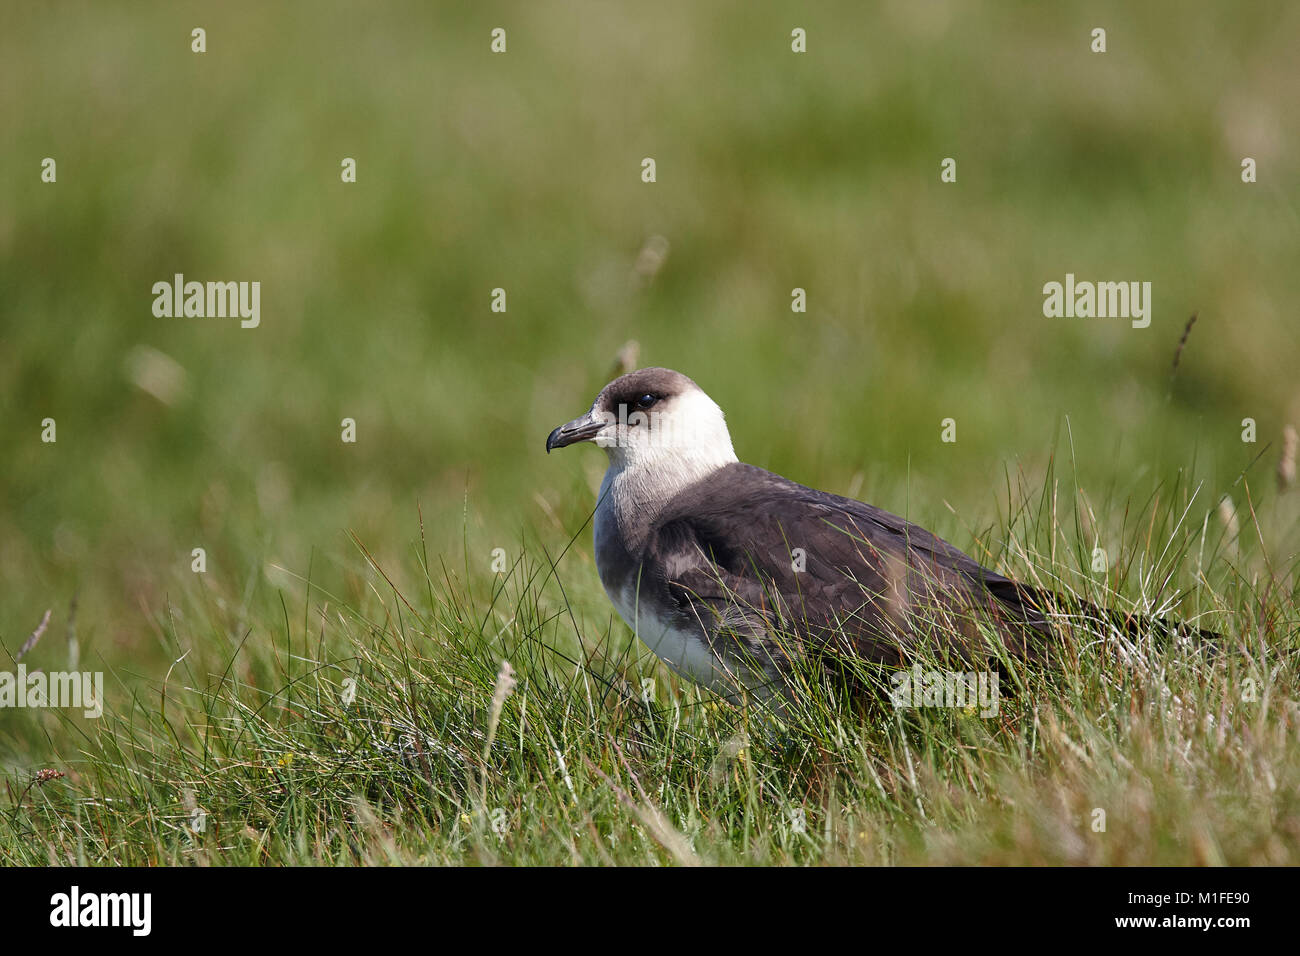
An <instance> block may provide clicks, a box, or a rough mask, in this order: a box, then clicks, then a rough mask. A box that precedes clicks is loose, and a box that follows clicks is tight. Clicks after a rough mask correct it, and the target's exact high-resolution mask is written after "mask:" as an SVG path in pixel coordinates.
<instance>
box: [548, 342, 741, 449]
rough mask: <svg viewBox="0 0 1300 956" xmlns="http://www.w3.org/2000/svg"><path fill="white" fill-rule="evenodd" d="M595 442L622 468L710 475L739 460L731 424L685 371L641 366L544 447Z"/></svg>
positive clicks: (605, 390)
mask: <svg viewBox="0 0 1300 956" xmlns="http://www.w3.org/2000/svg"><path fill="white" fill-rule="evenodd" d="M584 441H589V442H594V443H595V444H597V445H599V446H600V447H601V448H604V449H605V452H606V453H607V454H608V455H609V460H610V464H611V465H613V466H616V467H622V468H642V467H650V468H655V467H663V468H672V469H674V470H678V471H681V470H686V471H689V472H700V473H706V472H707V471H708V470H711V469H712V468H717V467H720V466H722V465H725V464H727V463H728V462H733V461H735V460H736V453H735V451H734V450H733V449H732V447H731V435H730V433H728V431H727V423H726V420H725V419H724V418H723V415H722V409H720V408H719V407H718V406H717V404H716V403H715V402H714V401H713V399H711V398H709V396H707V395H705V394H704V391H703V390H702V389H701V388H700V387H699V386H698V385H696V384H695V383H694V382H693V381H691V380H690V379H689V378H687V377H686V376H685V375H683V374H682V373H681V372H674V371H673V370H672V369H668V368H643V369H638V370H637V371H635V372H628V373H627V374H626V375H622V376H619V377H618V378H616V379H614V381H612V382H610V383H609V384H608V385H606V386H605V387H604V388H603V389H601V391H600V394H599V395H597V396H596V401H595V402H593V403H592V406H591V410H590V411H588V412H587V414H585V415H583V416H582V417H580V418H575V419H574V420H573V421H571V422H569V423H567V424H565V425H561V426H560V427H559V428H557V429H555V431H553V432H551V434H550V435H549V436H547V439H546V450H547V452H550V451H551V450H552V449H554V448H563V447H564V446H565V445H572V444H575V443H577V442H584Z"/></svg>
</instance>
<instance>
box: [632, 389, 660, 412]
mask: <svg viewBox="0 0 1300 956" xmlns="http://www.w3.org/2000/svg"><path fill="white" fill-rule="evenodd" d="M657 401H659V399H658V398H656V397H655V396H653V395H651V394H650V393H649V392H646V393H645V394H644V395H642V396H641V397H640V398H638V399H637V400H636V407H637V408H640V409H642V410H644V409H647V408H649V407H650V406H651V405H653V404H654V403H655V402H657Z"/></svg>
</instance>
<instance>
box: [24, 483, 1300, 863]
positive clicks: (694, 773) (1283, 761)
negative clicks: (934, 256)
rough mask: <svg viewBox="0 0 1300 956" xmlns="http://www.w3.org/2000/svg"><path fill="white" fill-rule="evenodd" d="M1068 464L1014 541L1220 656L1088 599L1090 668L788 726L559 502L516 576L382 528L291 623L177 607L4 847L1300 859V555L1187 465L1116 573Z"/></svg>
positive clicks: (86, 856)
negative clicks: (1192, 483)
mask: <svg viewBox="0 0 1300 956" xmlns="http://www.w3.org/2000/svg"><path fill="white" fill-rule="evenodd" d="M1058 490H1060V489H1058V488H1057V486H1056V484H1055V483H1053V485H1052V486H1051V487H1049V488H1047V489H1043V491H1044V492H1045V493H1041V494H1039V495H1038V496H1036V497H1027V496H1025V495H1024V488H1023V487H1021V488H1017V489H1016V491H1015V497H1014V499H1013V504H1014V505H1015V508H1014V512H1015V513H1014V515H1013V516H1012V518H1011V519H1010V520H1009V521H1008V523H1007V524H1006V525H1005V526H1004V527H1002V528H1001V529H999V530H1000V532H1001V534H1000V535H999V537H1000V538H1001V539H1002V540H1003V541H1005V542H1006V543H1007V545H1008V549H1007V553H1006V555H1005V556H1004V560H1003V561H1002V562H1000V563H1001V564H1003V565H1004V566H1006V567H1008V568H1011V569H1014V570H1016V571H1018V572H1019V573H1020V574H1021V575H1022V576H1023V577H1025V578H1027V579H1029V578H1039V579H1046V580H1051V581H1053V582H1055V583H1056V585H1057V587H1062V586H1064V587H1067V588H1069V589H1070V590H1071V592H1072V593H1075V594H1079V595H1082V594H1084V593H1087V594H1088V596H1090V597H1091V598H1092V599H1093V600H1100V601H1102V602H1103V603H1104V604H1106V605H1107V606H1113V607H1122V608H1126V609H1128V608H1133V607H1136V608H1139V609H1142V610H1146V611H1151V610H1159V611H1162V612H1169V611H1173V612H1175V613H1178V614H1180V615H1181V616H1182V617H1183V618H1185V619H1191V618H1194V619H1195V620H1196V621H1197V622H1198V623H1200V624H1202V625H1213V626H1215V627H1218V628H1221V629H1222V630H1223V631H1224V633H1226V634H1228V635H1230V636H1229V637H1228V638H1226V639H1225V642H1224V645H1223V646H1222V647H1220V648H1218V652H1217V653H1207V652H1206V650H1205V649H1204V648H1201V647H1189V646H1187V645H1180V644H1176V643H1175V644H1170V643H1165V644H1163V645H1162V644H1157V643H1153V642H1137V643H1130V642H1128V641H1126V640H1125V638H1124V637H1123V636H1122V635H1121V634H1119V633H1117V632H1115V631H1113V630H1111V631H1108V630H1106V629H1097V628H1095V627H1094V628H1092V629H1091V630H1088V629H1085V628H1083V627H1081V626H1079V625H1078V624H1077V623H1075V624H1070V623H1068V622H1067V624H1066V625H1065V628H1064V633H1065V635H1066V643H1065V647H1066V648H1067V653H1066V654H1065V655H1064V658H1065V663H1064V664H1063V666H1062V667H1061V668H1060V669H1059V671H1054V672H1052V673H1050V674H1047V673H1041V672H1029V673H1027V674H1025V675H1024V679H1025V684H1024V686H1023V688H1021V689H1020V690H1019V692H1017V693H1016V694H1014V695H1013V696H1009V697H1005V698H1004V699H1003V701H1002V706H1001V707H1000V708H999V713H998V714H997V715H996V717H994V718H992V719H988V718H985V717H982V716H980V715H979V714H978V713H976V710H975V708H973V707H971V708H967V709H965V710H960V709H959V710H955V711H954V710H945V709H931V708H918V709H902V708H899V709H886V710H882V711H881V712H880V713H878V714H877V715H876V719H872V720H863V719H861V715H860V712H859V711H856V710H855V709H853V708H851V707H846V706H844V705H843V702H841V701H838V700H836V699H835V698H834V696H833V695H823V694H818V693H815V692H813V693H805V694H803V695H802V696H801V703H800V704H799V705H798V706H797V707H796V708H795V709H794V710H793V711H792V712H791V713H789V714H788V715H786V717H785V719H784V722H781V723H777V722H774V721H773V720H772V719H771V718H770V717H767V716H765V715H764V714H763V712H762V711H761V710H759V709H756V708H754V707H750V706H740V707H732V706H729V705H726V704H723V703H720V702H719V701H717V700H716V699H712V698H710V697H709V695H707V694H706V693H704V692H702V691H700V690H698V689H696V688H693V687H692V686H683V685H681V684H679V683H678V682H677V681H676V680H674V679H672V678H671V677H670V676H669V675H668V674H667V672H666V671H665V670H663V668H662V667H661V666H660V665H658V664H657V663H655V662H654V661H653V658H651V657H650V656H649V655H648V652H646V651H645V650H644V648H642V647H641V646H640V645H639V644H637V643H636V642H635V641H632V640H630V639H629V638H628V636H627V635H626V634H625V633H621V628H619V629H611V627H610V626H609V625H608V623H605V624H603V625H602V624H600V623H593V622H592V621H591V620H590V616H589V615H585V616H584V614H583V610H582V608H583V607H584V606H587V605H589V603H590V602H589V600H588V598H589V597H590V595H586V596H583V592H584V591H585V590H589V588H590V584H589V582H587V581H585V580H583V579H585V578H586V577H587V576H588V573H587V570H586V568H585V567H584V566H583V564H585V562H584V563H580V562H577V561H574V560H572V557H571V556H570V555H567V554H566V553H565V552H566V550H567V549H569V548H570V547H571V546H575V542H574V541H573V540H572V539H568V540H566V539H564V538H563V537H562V535H561V534H560V531H559V529H549V530H547V531H544V532H541V533H540V534H539V536H538V537H539V538H540V540H537V541H533V542H528V543H526V544H525V545H524V546H522V547H521V548H520V549H519V550H518V551H517V552H516V554H515V555H514V557H513V559H512V563H511V566H510V568H509V569H508V570H507V571H505V572H502V573H500V574H497V575H485V574H483V573H481V572H476V571H475V570H474V569H473V567H472V562H471V561H470V560H469V559H468V553H467V554H466V556H465V560H464V562H463V563H462V565H461V566H460V567H459V568H457V569H455V570H453V569H450V568H449V567H448V566H447V565H446V564H445V563H442V562H441V561H438V560H434V561H432V562H431V561H430V560H429V556H428V554H427V551H426V549H425V546H424V543H423V541H419V542H416V544H415V547H414V548H413V551H412V554H411V555H410V556H409V557H408V558H407V559H406V560H405V561H403V562H402V564H401V565H400V566H398V567H383V566H381V565H379V564H376V563H374V561H373V559H371V558H370V557H369V555H368V553H367V552H366V549H365V547H364V545H363V544H362V543H360V542H359V543H358V551H357V555H358V560H357V563H356V565H355V567H354V572H355V574H356V576H357V578H358V580H359V581H360V582H364V588H359V591H360V592H361V597H360V598H359V599H352V600H349V599H348V598H346V597H342V596H339V595H333V594H328V593H322V592H321V591H320V590H319V589H317V588H315V587H314V586H313V585H312V583H311V581H310V578H307V579H304V580H302V581H300V582H299V583H298V586H297V587H296V588H286V589H285V591H284V592H282V595H281V596H282V605H281V607H280V613H279V624H278V625H277V626H276V627H275V629H274V633H273V635H272V636H271V639H270V640H261V641H258V640H256V639H254V638H252V636H251V632H252V630H254V629H255V628H250V627H249V625H247V624H246V623H245V622H246V621H247V620H248V618H250V617H254V618H257V617H259V615H258V614H257V613H255V612H254V611H253V610H252V609H250V608H248V607H247V606H241V602H240V600H239V599H238V597H237V596H236V595H235V594H226V593H222V592H221V591H220V590H219V589H217V588H214V587H195V588H192V589H191V590H190V591H189V592H188V593H186V594H185V595H184V596H183V598H181V599H180V600H178V601H177V602H176V603H175V604H171V603H169V604H168V605H167V606H166V607H165V608H162V609H160V611H159V614H158V615H157V619H156V621H155V629H156V638H157V640H158V641H159V642H160V643H161V644H162V645H163V646H164V648H165V649H166V650H167V653H168V654H169V655H170V656H174V658H175V661H176V663H175V666H174V667H173V668H171V669H170V671H169V673H168V674H167V676H166V678H165V679H164V680H162V681H159V682H155V683H154V685H153V686H151V687H150V688H149V689H148V690H147V691H143V692H140V693H138V694H137V695H136V696H135V698H134V700H133V703H132V706H130V707H129V708H127V709H125V710H122V709H119V710H118V711H116V712H115V713H113V714H112V715H111V716H110V717H108V718H106V719H105V720H103V721H99V722H94V721H87V722H84V724H82V726H81V728H80V730H81V731H82V733H83V734H84V736H82V737H81V739H80V742H79V745H78V749H79V750H80V751H81V754H80V756H79V757H72V756H71V755H66V756H65V758H64V760H63V761H62V762H61V764H60V765H61V766H62V767H63V768H65V769H66V771H67V773H68V776H67V777H66V778H63V779H59V780H54V781H49V782H45V783H42V784H39V785H35V786H33V787H31V788H29V789H28V790H27V791H26V792H24V793H22V794H17V793H15V792H14V790H13V788H12V785H11V789H10V793H9V801H8V806H7V807H6V809H5V812H4V813H3V816H2V817H0V819H2V820H3V822H2V823H0V849H2V850H3V854H4V857H5V860H6V862H10V863H21V864H45V863H63V862H66V863H79V864H81V863H91V864H108V863H111V864H159V863H162V864H171V865H180V864H198V865H207V864H223V865H229V864H236V865H251V864H267V863H272V864H391V863H396V864H420V863H436V864H457V863H465V862H478V863H484V864H494V863H509V864H566V863H582V864H597V863H620V864H640V865H646V864H650V865H657V864H672V863H676V864H689V865H694V864H701V863H703V864H711V863H721V864H737V863H754V864H787V863H795V864H808V863H829V864H840V863H927V864H930V863H1035V864H1039V863H1041V864H1075V863H1089V864H1101V863H1104V864H1116V863H1118V864H1131V863H1158V864H1221V863H1237V864H1241V863H1288V862H1294V860H1295V859H1296V851H1297V848H1298V847H1300V760H1298V759H1297V757H1298V756H1300V755H1298V754H1297V747H1298V746H1300V745H1298V744H1297V739H1300V738H1298V737H1297V734H1296V730H1297V723H1298V721H1300V709H1298V708H1297V706H1296V699H1297V690H1298V688H1297V668H1296V664H1297V660H1298V659H1300V658H1298V656H1297V655H1298V654H1300V643H1298V641H1300V635H1298V633H1297V629H1296V627H1295V622H1296V620H1297V597H1298V595H1297V592H1296V589H1295V584H1294V580H1295V578H1294V569H1293V568H1290V569H1273V572H1272V573H1271V574H1267V575H1261V574H1260V573H1259V572H1260V571H1261V570H1263V569H1264V565H1263V561H1264V557H1265V552H1264V549H1263V546H1262V544H1261V541H1262V538H1263V535H1264V532H1263V528H1262V527H1261V526H1259V525H1258V524H1257V523H1256V521H1255V520H1254V519H1253V518H1252V519H1249V520H1248V523H1247V524H1246V525H1245V527H1246V529H1247V531H1248V532H1251V533H1248V534H1246V535H1239V536H1238V537H1237V538H1236V539H1235V540H1232V541H1228V540H1226V539H1225V537H1224V535H1223V533H1222V530H1221V529H1219V528H1216V527H1214V526H1212V525H1208V523H1207V522H1202V523H1201V524H1200V525H1199V526H1197V525H1193V524H1191V523H1189V522H1188V520H1187V517H1186V515H1187V513H1188V511H1189V509H1190V508H1192V507H1195V503H1196V502H1195V496H1193V495H1192V494H1190V492H1187V491H1186V490H1185V489H1184V490H1182V491H1181V492H1180V490H1179V489H1173V490H1172V491H1171V492H1169V493H1167V494H1166V495H1162V496H1160V498H1159V499H1156V500H1153V501H1152V502H1151V504H1150V505H1149V506H1148V507H1147V508H1146V509H1144V511H1143V513H1141V514H1138V515H1129V516H1128V517H1129V518H1131V519H1134V520H1133V522H1132V524H1131V526H1130V530H1129V531H1128V532H1127V533H1124V539H1125V541H1126V545H1125V547H1124V548H1123V549H1122V550H1121V552H1120V554H1119V556H1118V557H1119V560H1118V561H1116V563H1115V568H1114V573H1113V574H1112V575H1095V574H1092V573H1091V572H1090V571H1089V570H1088V569H1089V564H1088V562H1089V561H1090V558H1091V555H1090V553H1089V552H1088V551H1087V550H1086V549H1079V548H1078V547H1077V546H1074V545H1072V544H1071V542H1072V541H1077V540H1078V536H1077V534H1076V533H1075V532H1074V529H1068V528H1066V527H1064V526H1063V524H1062V522H1061V519H1060V512H1059V510H1058V509H1059V507H1060V503H1059V502H1058V500H1057V492H1058ZM1064 492H1065V494H1067V495H1068V496H1069V497H1070V498H1074V499H1075V500H1077V498H1076V497H1075V493H1074V492H1073V491H1071V490H1070V489H1068V488H1067V489H1064ZM1079 511H1082V509H1079ZM1076 513H1079V512H1076ZM1120 517H1121V516H1118V515H1116V516H1114V517H1112V516H1109V515H1106V516H1103V517H1102V519H1101V520H1102V522H1103V523H1110V522H1111V521H1116V520H1119V519H1120ZM1271 517H1273V516H1271ZM1256 535H1258V536H1259V537H1256ZM548 539H549V540H548ZM1054 549H1055V552H1054ZM539 555H540V556H541V557H540V559H539V557H538V556H539ZM575 565H578V567H577V569H576V570H575V571H573V572H570V570H569V569H570V568H571V567H573V566H575ZM1281 570H1285V571H1286V572H1287V573H1286V574H1282V573H1279V572H1280V571H1281ZM1071 582H1073V583H1071ZM1085 582H1086V583H1087V585H1088V587H1087V589H1086V591H1085V588H1084V583H1085ZM1130 582H1132V583H1130ZM1184 587H1188V588H1191V587H1194V588H1195V592H1194V595H1193V596H1189V597H1188V598H1187V599H1185V600H1183V601H1181V602H1178V601H1177V600H1176V597H1177V595H1178V592H1180V591H1181V590H1182V589H1183V588H1184ZM286 592H290V593H292V595H293V596H292V600H291V599H290V598H289V597H288V596H287V594H286ZM268 612H269V609H266V610H264V611H263V612H262V613H263V614H265V613H268ZM503 661H508V662H509V665H508V668H504V669H503V666H502V662H503ZM510 671H512V672H513V676H512V678H509V679H508V678H507V677H504V676H503V675H508V674H509V672H510ZM49 719H50V721H54V720H57V719H59V718H55V717H51V718H49ZM63 719H65V720H66V719H67V718H63ZM59 729H62V728H59ZM1103 814H1104V816H1103ZM1096 827H1104V829H1100V830H1098V829H1096Z"/></svg>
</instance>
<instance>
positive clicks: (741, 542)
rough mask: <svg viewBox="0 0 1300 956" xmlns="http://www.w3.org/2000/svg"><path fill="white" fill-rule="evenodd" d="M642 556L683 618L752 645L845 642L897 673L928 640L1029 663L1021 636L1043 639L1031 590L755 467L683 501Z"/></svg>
mask: <svg viewBox="0 0 1300 956" xmlns="http://www.w3.org/2000/svg"><path fill="white" fill-rule="evenodd" d="M647 547H648V548H649V550H650V551H651V552H652V555H653V558H654V561H655V565H656V566H657V567H660V568H662V569H663V573H664V576H665V578H666V583H667V585H668V588H669V590H670V592H671V593H672V594H673V596H674V598H675V600H676V601H677V602H678V605H679V607H680V608H681V609H682V610H683V611H685V612H686V613H688V614H690V615H691V616H693V617H694V618H696V619H698V620H699V621H700V622H701V624H702V625H703V626H704V627H705V630H706V632H707V633H714V631H715V630H722V631H725V632H728V633H730V634H732V635H738V636H740V638H741V640H742V641H743V642H744V643H746V644H752V645H755V646H758V645H762V643H763V640H764V637H765V636H768V635H771V634H773V633H776V632H781V633H785V634H790V633H793V634H797V635H800V636H801V637H803V638H804V639H806V640H809V641H812V642H814V643H815V642H819V641H822V642H824V641H828V640H838V641H843V640H845V639H847V640H848V641H850V642H851V644H852V651H853V653H854V654H855V655H856V656H858V657H860V658H863V659H866V660H873V661H878V662H881V663H891V664H898V663H902V662H904V661H906V660H907V659H908V657H910V653H909V651H910V650H911V649H912V648H914V647H915V646H916V645H917V644H918V642H920V641H922V640H925V639H927V638H929V639H931V640H932V641H933V642H934V645H933V646H934V647H935V648H936V649H938V650H954V651H956V652H957V653H958V654H960V655H961V656H962V657H965V658H967V659H969V658H971V657H973V656H974V655H975V654H976V653H978V652H979V651H980V650H981V649H983V641H984V636H985V635H986V634H987V632H988V630H989V627H988V626H989V625H992V627H993V629H995V630H997V631H998V633H999V635H1000V636H1001V637H1003V638H1004V644H1010V645H1016V646H1009V647H1008V649H1009V650H1011V651H1012V652H1013V653H1032V647H1031V646H1030V643H1031V642H1030V641H1028V638H1029V636H1030V635H1029V634H1027V630H1028V631H1029V632H1037V631H1041V630H1044V629H1045V625H1044V627H1042V628H1040V626H1039V624H1040V623H1041V619H1035V616H1034V615H1035V613H1036V610H1035V608H1034V607H1033V606H1032V604H1029V603H1027V602H1026V594H1027V592H1025V591H1024V590H1023V589H1021V588H1020V587H1019V586H1018V585H1016V584H1015V582H1013V581H1011V580H1009V579H1007V578H1005V577H1003V576H1001V575H999V574H996V573H994V572H992V571H990V570H988V569H986V568H984V567H982V566H981V565H980V564H979V563H978V562H976V561H975V560H973V559H972V558H971V557H969V556H968V555H966V554H964V553H963V552H962V551H960V550H958V549H957V548H955V547H953V546H952V545H950V544H948V543H947V542H946V541H943V540H942V539H940V538H937V537H935V536H934V535H933V534H931V533H930V532H928V531H926V530H925V529H924V528H921V527H919V526H917V525H914V524H911V523H910V522H907V521H905V520H903V519H902V518H899V517H897V516H895V515H892V514H889V513H888V512H886V511H882V510H880V509H879V508H875V507H873V506H871V505H867V504H864V503H862V502H860V501H854V500H852V499H849V498H841V497H839V496H837V495H831V494H827V493H825V492H821V491H816V490H814V489H812V488H806V487H804V486H803V485H799V484H796V483H795V482H792V481H788V480H787V479H784V478H781V477H780V476H778V475H774V474H771V473H770V472H766V471H763V470H762V469H759V468H754V467H753V466H750V465H741V464H734V465H729V466H727V467H725V468H723V469H719V471H718V472H717V473H715V474H714V475H713V476H711V477H710V478H709V479H706V480H705V481H704V482H701V483H699V484H698V485H696V486H694V487H693V488H692V489H690V490H689V491H688V492H687V493H685V494H683V495H682V496H679V499H678V500H677V501H676V502H675V503H674V506H673V507H671V508H669V509H668V510H666V511H665V512H664V513H663V514H661V515H660V517H659V519H658V520H657V521H656V523H655V526H654V529H653V531H652V533H651V537H650V541H649V542H648V544H647ZM710 625H712V626H710ZM1011 637H1014V638H1015V640H1013V641H1010V642H1007V641H1006V640H1005V639H1006V638H1011ZM715 650H716V648H715ZM767 650H768V653H769V655H771V653H772V649H771V648H770V647H768V648H767Z"/></svg>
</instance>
